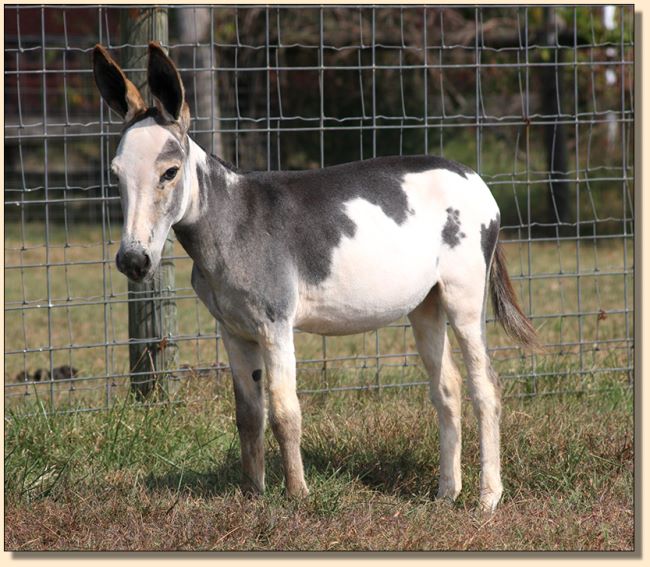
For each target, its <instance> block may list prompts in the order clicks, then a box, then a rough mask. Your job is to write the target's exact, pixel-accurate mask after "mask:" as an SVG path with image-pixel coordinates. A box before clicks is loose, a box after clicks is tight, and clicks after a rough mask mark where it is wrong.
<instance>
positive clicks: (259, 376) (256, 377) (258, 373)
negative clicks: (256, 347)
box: [252, 368, 262, 382]
mask: <svg viewBox="0 0 650 567" xmlns="http://www.w3.org/2000/svg"><path fill="white" fill-rule="evenodd" d="M252 376H253V380H254V381H255V382H259V381H260V380H261V379H262V371H261V370H260V369H259V368H258V369H256V370H253V374H252Z"/></svg>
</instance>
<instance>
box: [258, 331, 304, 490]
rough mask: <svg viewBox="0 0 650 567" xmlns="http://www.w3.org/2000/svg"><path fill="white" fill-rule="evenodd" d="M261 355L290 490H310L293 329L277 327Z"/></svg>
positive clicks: (270, 410)
mask: <svg viewBox="0 0 650 567" xmlns="http://www.w3.org/2000/svg"><path fill="white" fill-rule="evenodd" d="M262 355H263V356H264V362H265V363H266V372H267V385H268V393H269V420H270V422H271V428H272V430H273V434H274V435H275V438H276V439H277V440H278V444H279V445H280V453H281V455H282V466H283V468H284V478H285V482H286V487H287V493H288V494H289V496H305V495H306V494H307V493H308V492H309V491H308V489H307V485H306V484H305V477H304V472H303V466H302V456H301V454H300V436H301V415H300V405H299V403H298V395H297V393H296V356H295V352H294V345H293V330H292V329H291V328H290V327H287V328H282V329H278V330H277V331H276V332H275V333H274V336H273V337H271V338H270V339H269V340H267V341H266V344H265V346H264V348H263V351H262Z"/></svg>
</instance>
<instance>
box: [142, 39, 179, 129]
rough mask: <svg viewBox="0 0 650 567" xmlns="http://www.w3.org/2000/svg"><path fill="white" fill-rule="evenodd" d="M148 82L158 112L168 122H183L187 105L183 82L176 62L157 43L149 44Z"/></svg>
mask: <svg viewBox="0 0 650 567" xmlns="http://www.w3.org/2000/svg"><path fill="white" fill-rule="evenodd" d="M147 81H148V82H149V89H150V90H151V94H152V95H153V97H154V102H155V104H156V107H157V108H158V110H159V111H160V112H161V113H162V115H163V116H164V117H165V118H166V119H167V120H172V121H175V122H177V121H181V118H182V114H183V113H184V112H183V111H184V110H186V109H184V108H183V107H184V106H187V105H184V103H185V89H184V88H183V81H181V76H180V74H179V72H178V69H176V65H174V62H173V61H172V60H171V59H170V58H169V57H168V56H167V54H166V53H165V52H164V51H163V50H162V47H160V44H159V43H157V42H153V41H152V42H150V43H149V65H148V67H147Z"/></svg>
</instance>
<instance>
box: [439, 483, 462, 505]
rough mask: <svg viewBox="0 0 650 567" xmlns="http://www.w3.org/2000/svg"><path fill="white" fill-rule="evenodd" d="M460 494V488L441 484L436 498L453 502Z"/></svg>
mask: <svg viewBox="0 0 650 567" xmlns="http://www.w3.org/2000/svg"><path fill="white" fill-rule="evenodd" d="M459 494H460V488H454V487H452V486H440V487H439V488H438V493H437V494H436V500H440V501H445V502H449V503H450V504H453V503H454V502H455V501H456V498H458V495H459Z"/></svg>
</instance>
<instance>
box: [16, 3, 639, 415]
mask: <svg viewBox="0 0 650 567" xmlns="http://www.w3.org/2000/svg"><path fill="white" fill-rule="evenodd" d="M148 9H151V7H147V6H143V5H134V6H126V5H115V6H95V7H90V6H18V5H17V6H5V8H4V18H5V192H4V194H5V307H4V309H5V311H4V313H5V399H6V404H7V406H13V405H17V404H28V403H33V402H37V403H42V404H43V407H45V408H46V409H49V410H51V411H53V410H56V411H67V410H70V409H75V410H79V409H101V408H105V407H108V406H109V405H110V404H112V403H113V402H114V401H115V400H116V399H121V398H122V397H123V396H124V395H125V393H126V392H128V391H129V387H128V386H129V374H130V373H129V342H130V339H129V336H128V321H127V305H128V302H129V301H138V300H140V298H138V297H137V296H133V295H132V294H131V295H129V293H128V292H127V286H126V280H125V278H124V277H123V276H122V275H121V274H119V273H118V272H117V270H116V268H115V266H114V257H115V254H116V252H117V248H118V246H119V239H120V231H121V222H122V217H121V210H120V201H119V192H118V188H117V184H116V179H115V178H114V177H113V176H112V175H111V174H110V173H109V171H108V167H107V164H108V163H109V161H110V159H111V157H112V156H113V155H114V152H115V148H116V145H117V143H118V141H119V136H120V120H119V118H118V117H117V116H116V115H114V114H112V113H111V112H109V110H108V108H107V107H106V106H105V105H104V104H103V103H102V102H101V101H100V98H99V95H98V92H97V90H96V88H95V85H94V82H93V76H92V70H91V55H92V49H93V46H94V44H95V43H97V42H100V43H102V44H103V45H105V46H107V47H108V48H109V49H110V51H111V53H112V55H113V56H114V57H115V59H116V60H118V61H120V60H121V57H123V56H124V54H125V52H126V50H127V49H129V48H132V47H134V46H133V45H131V44H129V42H128V36H127V35H126V34H125V30H126V28H127V27H128V25H129V22H130V21H132V20H133V19H134V18H137V17H138V15H140V14H142V11H143V10H148ZM156 10H162V11H163V12H165V13H166V15H167V18H168V28H169V41H168V48H169V53H170V55H171V57H172V58H173V59H174V60H175V61H176V62H177V64H178V67H179V69H180V70H181V75H182V78H183V80H184V83H185V85H186V91H187V93H186V94H187V99H188V102H189V104H190V107H191V110H192V115H193V118H192V128H191V134H192V136H193V137H194V138H195V139H196V140H197V141H198V142H199V143H200V144H201V145H203V146H204V147H205V148H206V149H208V150H210V151H211V152H214V153H216V154H218V155H219V156H221V157H223V158H224V159H226V160H228V161H231V162H232V163H234V164H235V165H237V166H238V167H240V168H243V169H305V168H312V167H323V166H328V165H333V164H336V163H342V162H348V161H353V160H357V159H365V158H370V157H374V156H379V155H406V154H422V153H428V154H437V155H441V156H444V157H447V158H451V159H454V160H457V161H460V162H463V163H466V164H467V165H469V166H470V167H473V168H474V169H475V170H476V171H478V172H479V173H480V174H481V175H482V176H483V178H484V179H485V181H486V182H487V183H488V185H489V186H490V187H491V189H492V191H493V193H494V195H495V197H496V199H497V201H498V203H499V205H500V207H501V211H502V231H501V239H502V241H503V242H504V243H505V249H506V254H507V256H508V260H509V267H510V273H511V277H512V278H513V281H514V283H515V287H516V290H517V292H518V294H519V296H520V298H521V301H522V304H523V306H524V308H525V311H526V312H527V313H528V314H529V315H530V316H531V318H532V320H533V322H534V324H535V326H536V327H537V328H538V329H539V332H540V336H541V338H542V342H543V343H544V345H545V346H546V352H545V353H543V354H535V355H531V354H528V353H525V352H522V351H521V350H520V349H519V348H517V347H515V346H513V345H512V344H511V343H509V342H508V340H507V339H506V338H505V336H504V334H503V333H502V332H501V331H500V330H499V329H498V328H497V327H496V324H495V323H494V320H493V318H492V316H491V315H490V318H489V321H488V339H489V345H490V351H491V353H492V356H493V360H494V365H495V368H496V369H497V371H498V372H499V373H500V375H501V378H502V383H503V385H504V389H505V390H506V392H505V393H506V395H513V396H514V395H526V396H530V395H541V394H548V393H558V392H587V391H594V390H601V389H605V388H609V387H612V386H613V385H615V384H618V383H623V384H630V383H631V380H632V375H633V347H634V337H633V307H634V303H633V273H634V268H633V265H634V256H633V239H634V222H633V217H634V209H633V201H634V167H633V166H634V144H633V140H634V99H633V93H634V72H633V69H634V67H633V65H634V36H633V32H634V12H633V6H630V5H625V6H624V5H616V6H562V7H517V6H503V7H499V6H490V7H467V6H444V7H435V6H429V5H426V6H387V5H383V6H380V7H372V6H293V5H292V6H270V7H269V6H264V7H260V6H246V7H236V6H215V7H207V6H189V5H184V6H169V7H165V6H157V7H156ZM135 47H138V46H135ZM125 70H126V72H127V74H129V72H134V71H142V70H143V68H141V67H138V68H126V69H125ZM172 259H173V260H174V261H175V263H176V284H175V287H174V289H173V290H172V291H173V293H174V296H175V301H176V304H177V313H178V320H177V333H176V335H175V336H174V337H168V338H169V339H171V340H173V341H174V342H175V343H176V344H177V345H178V354H179V357H178V360H179V364H178V366H179V367H178V368H175V369H172V370H173V372H172V383H173V388H172V389H173V390H174V392H173V395H174V396H176V398H177V399H183V400H188V399H193V398H194V399H198V398H202V399H209V398H210V397H211V396H217V395H220V392H221V388H222V385H223V383H224V380H225V379H226V374H227V356H226V353H225V351H224V348H223V345H222V344H221V340H220V336H219V332H218V328H217V327H216V326H215V322H214V320H213V319H212V318H211V317H210V315H209V314H208V312H207V310H206V309H205V308H204V307H203V306H202V305H201V304H200V303H199V302H198V300H197V299H196V297H195V294H194V292H193V290H192V288H191V286H190V278H189V273H190V271H191V261H190V260H189V259H188V258H187V256H186V255H185V253H184V251H183V250H182V248H181V247H180V246H179V245H178V243H176V244H175V247H174V253H173V257H172ZM395 277H396V278H404V279H407V278H408V274H395ZM161 339H163V337H152V340H154V341H160V340H161ZM296 349H297V354H298V358H299V363H298V365H299V368H298V370H299V386H300V388H301V391H302V392H303V393H308V392H312V393H313V392H327V391H336V390H347V389H368V388H385V387H397V386H405V385H421V384H424V383H426V377H425V375H424V372H423V370H422V368H421V365H420V363H419V359H418V357H417V354H416V351H415V344H414V340H413V338H412V335H411V332H410V329H409V328H408V322H407V321H398V322H396V323H394V324H393V325H390V326H388V327H386V328H383V329H380V330H378V331H377V332H372V333H366V334H363V335H356V336H351V337H340V338H322V337H317V336H314V335H308V334H304V333H297V335H296ZM461 368H462V366H461Z"/></svg>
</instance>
